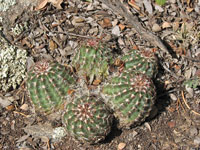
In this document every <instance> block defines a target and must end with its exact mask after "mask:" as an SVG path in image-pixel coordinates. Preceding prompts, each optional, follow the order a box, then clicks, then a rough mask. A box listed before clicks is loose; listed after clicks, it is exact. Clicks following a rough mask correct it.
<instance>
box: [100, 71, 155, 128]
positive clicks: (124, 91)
mask: <svg viewBox="0 0 200 150" xmlns="http://www.w3.org/2000/svg"><path fill="white" fill-rule="evenodd" d="M154 90H155V89H154V85H153V83H152V82H151V80H150V78H148V77H147V76H146V75H144V74H135V73H133V72H128V71H124V72H123V73H122V74H121V75H120V76H115V77H114V78H113V79H112V80H111V81H110V82H109V83H108V84H107V85H105V86H104V87H103V91H102V93H103V94H104V97H107V98H108V99H109V100H108V104H109V105H110V107H112V108H113V110H114V112H115V116H116V117H117V118H118V119H119V122H120V125H119V127H129V126H131V125H133V124H136V123H141V122H142V121H143V120H144V119H145V118H146V117H147V115H148V113H149V111H150V110H151V107H152V105H153V103H154V98H155V91H154Z"/></svg>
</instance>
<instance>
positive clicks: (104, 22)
mask: <svg viewBox="0 0 200 150" xmlns="http://www.w3.org/2000/svg"><path fill="white" fill-rule="evenodd" d="M99 24H100V25H101V26H102V27H103V28H107V27H112V23H111V21H110V19H109V18H103V20H102V21H100V22H99Z"/></svg>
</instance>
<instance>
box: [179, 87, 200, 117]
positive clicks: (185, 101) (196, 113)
mask: <svg viewBox="0 0 200 150" xmlns="http://www.w3.org/2000/svg"><path fill="white" fill-rule="evenodd" d="M181 95H182V98H183V101H184V103H185V105H186V107H187V108H188V109H189V110H190V111H191V112H192V113H194V114H195V115H198V116H200V113H198V112H196V111H194V110H191V108H190V106H189V105H188V103H187V100H186V99H185V96H184V93H183V91H181Z"/></svg>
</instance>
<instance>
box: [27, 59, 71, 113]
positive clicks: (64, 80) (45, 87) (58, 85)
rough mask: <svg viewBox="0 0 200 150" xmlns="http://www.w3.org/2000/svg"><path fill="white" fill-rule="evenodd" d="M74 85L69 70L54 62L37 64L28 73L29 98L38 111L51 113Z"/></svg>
mask: <svg viewBox="0 0 200 150" xmlns="http://www.w3.org/2000/svg"><path fill="white" fill-rule="evenodd" d="M73 83H75V81H74V78H73V77H72V76H71V73H70V71H69V70H66V69H65V67H64V66H62V65H60V64H58V63H56V62H48V61H46V60H43V61H40V62H37V63H36V64H35V66H34V67H32V68H31V70H30V71H29V72H28V79H27V88H28V91H29V95H30V98H31V100H32V102H33V104H34V105H35V106H36V108H37V109H38V108H42V109H41V110H40V109H38V110H40V111H45V112H48V111H53V110H54V109H56V108H58V107H59V106H61V104H62V103H63V101H64V99H65V98H66V95H67V91H68V90H69V88H70V85H71V84H73Z"/></svg>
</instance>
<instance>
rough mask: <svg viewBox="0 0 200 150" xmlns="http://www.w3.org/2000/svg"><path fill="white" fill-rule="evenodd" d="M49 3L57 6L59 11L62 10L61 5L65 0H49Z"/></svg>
mask: <svg viewBox="0 0 200 150" xmlns="http://www.w3.org/2000/svg"><path fill="white" fill-rule="evenodd" d="M48 2H50V3H52V5H53V6H55V7H56V8H58V9H62V7H61V4H62V2H63V0H48Z"/></svg>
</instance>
